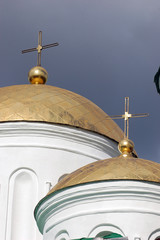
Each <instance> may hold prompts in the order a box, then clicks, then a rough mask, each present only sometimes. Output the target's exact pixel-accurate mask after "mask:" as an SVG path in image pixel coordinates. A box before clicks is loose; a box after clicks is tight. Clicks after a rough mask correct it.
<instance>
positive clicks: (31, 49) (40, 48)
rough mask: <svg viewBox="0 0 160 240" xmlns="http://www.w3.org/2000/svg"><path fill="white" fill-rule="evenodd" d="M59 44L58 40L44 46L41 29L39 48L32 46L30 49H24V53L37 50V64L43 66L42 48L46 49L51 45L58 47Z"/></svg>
mask: <svg viewBox="0 0 160 240" xmlns="http://www.w3.org/2000/svg"><path fill="white" fill-rule="evenodd" d="M58 45H59V43H57V42H56V43H51V44H48V45H44V46H42V31H39V34H38V46H37V48H30V49H26V50H23V51H22V53H28V52H34V51H37V52H38V56H37V66H41V51H42V49H46V48H50V47H56V46H58Z"/></svg>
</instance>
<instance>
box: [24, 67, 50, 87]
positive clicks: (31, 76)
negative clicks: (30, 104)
mask: <svg viewBox="0 0 160 240" xmlns="http://www.w3.org/2000/svg"><path fill="white" fill-rule="evenodd" d="M47 78H48V73H47V71H46V69H44V68H43V67H41V66H36V67H33V68H31V70H30V71H29V73H28V80H29V82H30V83H31V84H45V83H46V81H47Z"/></svg>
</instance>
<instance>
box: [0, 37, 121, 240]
mask: <svg viewBox="0 0 160 240" xmlns="http://www.w3.org/2000/svg"><path fill="white" fill-rule="evenodd" d="M53 45H54V44H51V45H45V46H42V41H41V33H40V34H39V43H38V47H37V48H33V49H29V50H25V51H27V52H28V51H30V50H32V51H33V50H34V51H35V50H37V51H38V64H37V66H36V67H34V68H32V69H31V70H30V72H29V81H30V83H31V84H27V85H15V86H10V87H4V88H0V152H1V161H0V171H1V173H0V204H1V205H0V206H1V208H0V239H1V240H40V239H42V235H41V234H40V233H39V231H38V229H37V226H36V223H35V220H34V216H33V211H34V208H35V206H36V204H37V203H38V201H39V200H40V199H41V198H42V197H44V196H45V195H46V194H47V193H48V192H49V191H50V190H51V188H52V186H54V185H56V184H57V182H58V181H60V180H61V179H62V180H63V178H64V176H66V175H68V174H70V173H71V172H73V171H75V170H76V169H79V168H81V167H83V166H85V165H86V164H92V163H93V162H97V161H99V160H101V159H107V158H112V157H116V156H118V150H117V145H118V142H119V141H121V140H122V138H123V132H122V131H121V129H120V128H119V127H118V126H117V124H116V123H115V122H114V121H113V120H112V119H110V120H108V115H107V114H106V113H104V112H103V111H102V110H101V109H100V108H99V107H98V106H96V105H95V104H94V103H93V102H91V101H89V100H88V99H86V98H84V97H82V96H80V95H78V94H76V93H73V92H70V91H68V90H65V89H61V88H58V87H53V86H48V85H46V84H45V83H46V81H47V75H48V74H47V71H46V70H45V69H44V68H42V67H41V66H40V59H41V58H40V57H41V50H42V49H45V48H47V47H50V46H53ZM55 45H57V43H56V44H55ZM25 51H24V52H25ZM52 239H53V238H52Z"/></svg>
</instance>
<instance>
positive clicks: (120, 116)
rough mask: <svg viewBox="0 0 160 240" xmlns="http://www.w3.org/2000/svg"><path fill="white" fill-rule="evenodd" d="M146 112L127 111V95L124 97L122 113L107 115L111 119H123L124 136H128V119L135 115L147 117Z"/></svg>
mask: <svg viewBox="0 0 160 240" xmlns="http://www.w3.org/2000/svg"><path fill="white" fill-rule="evenodd" d="M148 116H149V114H148V113H138V114H131V113H129V97H125V112H124V114H122V115H112V116H109V117H110V118H111V119H124V138H127V139H128V137H129V119H130V118H137V117H148Z"/></svg>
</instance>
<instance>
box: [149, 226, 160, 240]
mask: <svg viewBox="0 0 160 240" xmlns="http://www.w3.org/2000/svg"><path fill="white" fill-rule="evenodd" d="M159 239H160V228H158V229H156V230H155V231H154V232H152V233H151V235H150V236H149V238H148V240H159Z"/></svg>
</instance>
